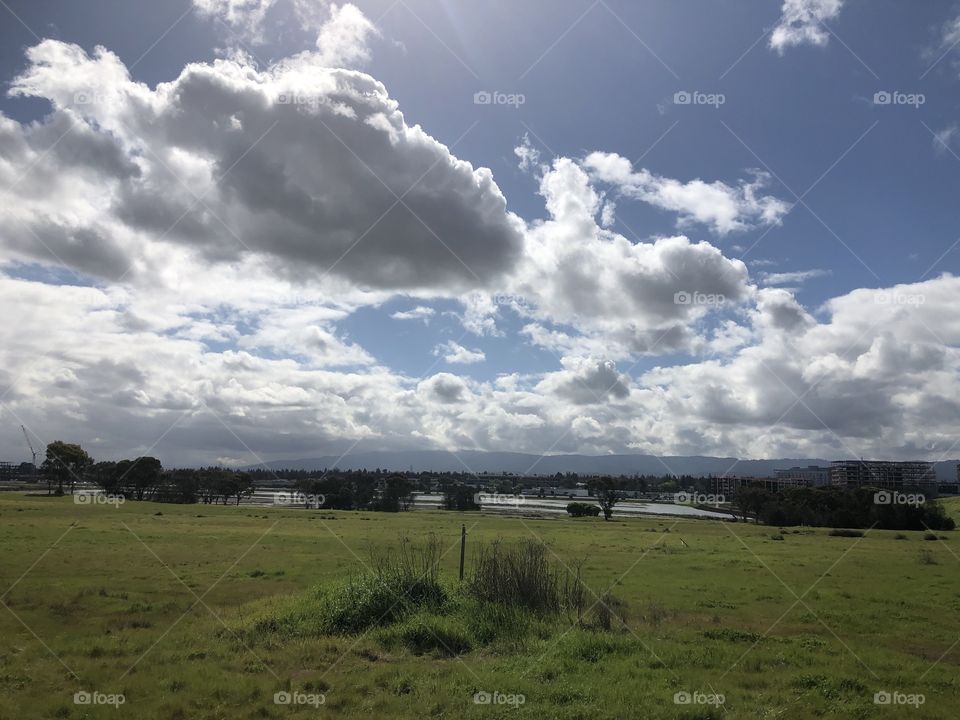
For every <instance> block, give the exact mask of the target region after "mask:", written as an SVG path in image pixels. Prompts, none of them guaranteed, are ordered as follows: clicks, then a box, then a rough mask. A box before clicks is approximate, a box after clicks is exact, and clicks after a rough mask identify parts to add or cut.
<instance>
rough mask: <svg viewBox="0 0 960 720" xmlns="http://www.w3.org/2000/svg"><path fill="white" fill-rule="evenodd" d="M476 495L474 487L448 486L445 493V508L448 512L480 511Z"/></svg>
mask: <svg viewBox="0 0 960 720" xmlns="http://www.w3.org/2000/svg"><path fill="white" fill-rule="evenodd" d="M476 494H477V488H475V487H474V486H473V485H448V486H447V487H446V488H444V492H443V506H444V507H445V508H446V509H447V510H479V509H480V506H479V505H478V504H477V501H476Z"/></svg>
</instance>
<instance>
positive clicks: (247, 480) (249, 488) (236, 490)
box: [233, 472, 256, 505]
mask: <svg viewBox="0 0 960 720" xmlns="http://www.w3.org/2000/svg"><path fill="white" fill-rule="evenodd" d="M254 490H256V487H255V486H254V484H253V478H252V477H251V476H250V473H245V472H238V473H234V479H233V494H234V495H236V496H237V505H239V504H240V498H242V497H250V496H251V495H253V492H254Z"/></svg>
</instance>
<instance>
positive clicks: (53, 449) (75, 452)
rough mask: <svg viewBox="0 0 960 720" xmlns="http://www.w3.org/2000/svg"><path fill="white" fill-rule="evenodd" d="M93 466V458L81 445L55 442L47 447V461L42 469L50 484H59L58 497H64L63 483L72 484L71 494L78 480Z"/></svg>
mask: <svg viewBox="0 0 960 720" xmlns="http://www.w3.org/2000/svg"><path fill="white" fill-rule="evenodd" d="M91 465H93V458H92V457H90V456H89V455H88V454H87V451H86V450H84V449H83V448H82V447H80V446H79V445H76V444H73V443H65V442H63V441H62V440H55V441H54V442H52V443H50V444H49V445H47V455H46V459H45V460H44V461H43V465H41V468H42V469H43V472H44V474H45V475H46V476H47V480H48V482H49V481H50V480H53V481H54V482H56V483H57V495H63V483H64V481H68V482H69V483H70V494H71V495H72V494H73V486H74V483H75V482H76V481H77V480H81V479H82V478H83V475H84V473H86V472H87V470H88V469H89V468H90V466H91Z"/></svg>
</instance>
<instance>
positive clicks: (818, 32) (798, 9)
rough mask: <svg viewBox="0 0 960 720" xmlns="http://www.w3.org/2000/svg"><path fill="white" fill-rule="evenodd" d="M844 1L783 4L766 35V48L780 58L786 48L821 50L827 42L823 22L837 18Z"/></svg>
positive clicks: (808, 0) (806, 0)
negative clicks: (814, 47)
mask: <svg viewBox="0 0 960 720" xmlns="http://www.w3.org/2000/svg"><path fill="white" fill-rule="evenodd" d="M844 1H845V0H783V8H782V10H781V14H780V19H779V21H778V22H777V25H776V27H774V28H773V32H771V33H770V47H771V48H772V49H774V50H776V51H777V52H778V53H780V54H781V55H783V53H784V51H785V50H786V49H787V48H788V47H794V46H798V45H816V46H823V45H826V44H827V41H828V40H829V39H830V33H829V31H828V30H827V27H826V26H825V25H824V22H825V21H827V20H832V19H834V18H835V17H837V15H839V14H840V10H841V9H842V8H843V4H844Z"/></svg>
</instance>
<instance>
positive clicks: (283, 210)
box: [0, 40, 523, 292]
mask: <svg viewBox="0 0 960 720" xmlns="http://www.w3.org/2000/svg"><path fill="white" fill-rule="evenodd" d="M28 58H29V60H30V65H29V66H28V67H27V69H26V70H25V71H24V72H23V73H22V74H21V75H20V76H18V77H17V78H15V79H14V81H13V83H12V86H11V93H12V94H14V95H21V96H30V97H40V98H45V99H48V100H50V102H51V103H52V104H53V107H54V110H53V112H52V113H51V114H50V115H49V116H48V117H47V118H46V119H45V120H44V121H43V122H41V123H40V124H39V125H26V126H25V125H20V124H18V123H16V122H15V121H13V120H10V119H8V118H5V117H3V118H2V124H0V133H2V135H3V138H4V142H5V143H7V145H8V146H9V147H11V148H13V149H14V150H13V151H14V152H15V153H17V154H18V156H19V157H20V158H23V159H24V160H26V161H27V162H29V160H31V159H32V160H38V161H39V167H37V168H35V169H34V175H33V176H34V177H38V178H39V177H42V176H43V175H44V174H46V175H47V176H48V177H49V178H50V182H49V183H41V182H37V183H35V184H31V183H20V184H18V185H16V189H15V190H14V191H13V192H12V193H11V192H7V193H5V194H4V197H3V200H4V205H6V206H11V207H16V211H15V212H14V213H9V214H8V215H7V217H6V222H5V223H3V225H4V227H3V229H4V231H5V235H6V237H5V240H4V242H5V245H6V250H7V253H8V257H9V256H12V257H15V258H17V259H21V260H40V261H47V260H49V259H50V253H51V252H52V253H54V254H55V255H56V257H58V258H60V259H61V260H62V261H63V262H64V263H65V264H66V265H68V266H71V267H75V268H76V269H79V270H81V271H84V272H88V273H96V274H98V275H100V276H102V277H105V278H111V279H114V280H115V279H117V278H118V277H121V276H123V275H124V274H125V273H128V274H129V276H130V277H133V278H144V279H145V280H146V281H149V282H154V281H156V279H157V275H158V274H160V273H162V272H170V268H171V267H173V266H177V265H182V264H183V263H184V262H189V263H196V262H198V261H200V260H201V259H202V260H203V261H204V262H215V263H237V262H254V261H255V262H261V263H265V264H267V265H270V266H271V267H272V268H273V269H274V271H275V272H277V273H281V274H283V275H286V276H289V277H294V278H296V279H299V280H301V281H309V282H312V283H315V282H325V281H327V280H328V278H333V279H341V280H347V281H349V282H350V283H353V284H355V285H357V286H362V287H366V288H373V289H380V290H387V289H398V288H407V289H410V290H417V289H424V288H443V289H445V290H449V291H454V290H457V291H460V292H462V291H464V290H466V289H469V288H471V287H478V286H483V285H484V284H486V283H490V282H491V281H493V280H495V279H496V278H498V277H499V276H501V275H502V274H503V273H504V272H506V271H507V270H509V269H510V268H511V267H512V265H513V264H514V263H515V262H516V260H517V258H518V257H519V256H520V254H521V252H522V242H523V236H522V230H523V224H522V222H521V221H520V220H519V219H518V218H517V217H516V216H514V215H512V214H511V213H508V212H507V210H506V201H505V199H504V197H503V195H502V193H501V192H500V190H499V188H498V187H497V185H496V184H495V183H494V181H493V178H492V175H491V173H490V171H489V170H487V169H485V168H480V169H475V168H473V167H472V166H471V165H470V164H469V163H467V162H464V161H462V160H459V159H458V158H456V157H454V156H453V155H451V154H450V152H449V150H448V149H447V148H446V147H445V146H444V145H442V144H441V143H439V142H437V141H436V140H434V139H433V138H431V137H430V136H429V135H427V134H426V133H425V132H424V131H423V130H422V129H420V128H419V127H418V126H414V127H410V126H408V125H407V124H406V123H405V121H404V119H403V116H402V114H401V113H400V111H399V109H398V107H397V103H396V102H395V101H393V100H392V99H390V97H389V96H388V95H387V92H386V89H385V88H384V87H383V85H381V84H380V83H378V82H377V81H376V80H374V79H373V78H371V77H369V76H368V75H364V74H362V73H359V72H355V71H348V70H338V69H330V68H327V67H324V66H322V65H320V64H318V62H319V59H318V57H317V56H316V55H315V54H314V55H311V54H301V55H299V56H297V57H295V58H293V59H288V60H285V61H282V62H280V63H278V64H277V65H275V66H273V67H271V68H268V69H266V70H262V71H259V70H256V69H254V68H253V67H251V66H249V65H246V64H244V63H243V62H242V61H239V60H231V61H226V60H220V61H216V62H214V63H213V64H191V65H188V66H187V67H186V68H185V69H184V70H183V72H182V73H181V74H180V76H179V77H178V78H177V79H176V80H174V81H173V82H170V83H164V84H160V85H158V86H157V87H156V89H154V90H151V89H149V88H148V87H146V86H145V85H143V84H141V83H136V82H133V81H132V80H131V79H130V78H129V75H128V73H127V69H126V68H125V67H124V65H123V64H122V63H121V62H120V60H119V59H118V58H117V57H116V56H115V55H113V54H112V53H110V52H108V51H106V50H105V49H103V48H98V49H97V51H96V52H95V54H94V56H93V57H89V56H87V54H86V53H85V52H84V51H83V50H82V49H81V48H79V47H77V46H75V45H69V44H65V43H61V42H57V41H52V40H46V41H44V42H42V43H41V44H39V45H37V46H35V47H33V48H30V49H29V50H28ZM70 125H75V126H76V127H77V128H78V130H77V131H75V132H74V133H72V134H71V135H70V136H69V137H68V140H67V141H66V142H67V143H68V144H67V146H65V147H64V148H63V149H62V151H61V152H60V153H53V154H50V155H48V156H44V155H43V149H44V148H46V147H48V146H49V143H47V144H44V142H45V140H46V138H47V137H49V136H50V135H52V134H54V133H57V129H58V128H60V127H69V126H70ZM68 147H74V148H75V151H74V152H72V153H70V154H66V153H65V150H66V149H67V148H68ZM7 168H8V170H9V169H10V166H7ZM0 173H4V171H3V168H0ZM4 175H5V179H6V180H8V181H9V182H7V183H6V184H7V185H10V184H13V181H14V180H15V179H16V178H15V175H16V173H15V172H12V171H11V172H9V173H4ZM400 196H402V197H403V200H402V202H398V201H397V198H398V197H400ZM198 198H199V199H198ZM38 237H39V238H40V240H41V241H42V244H40V243H38V242H37V238H38Z"/></svg>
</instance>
